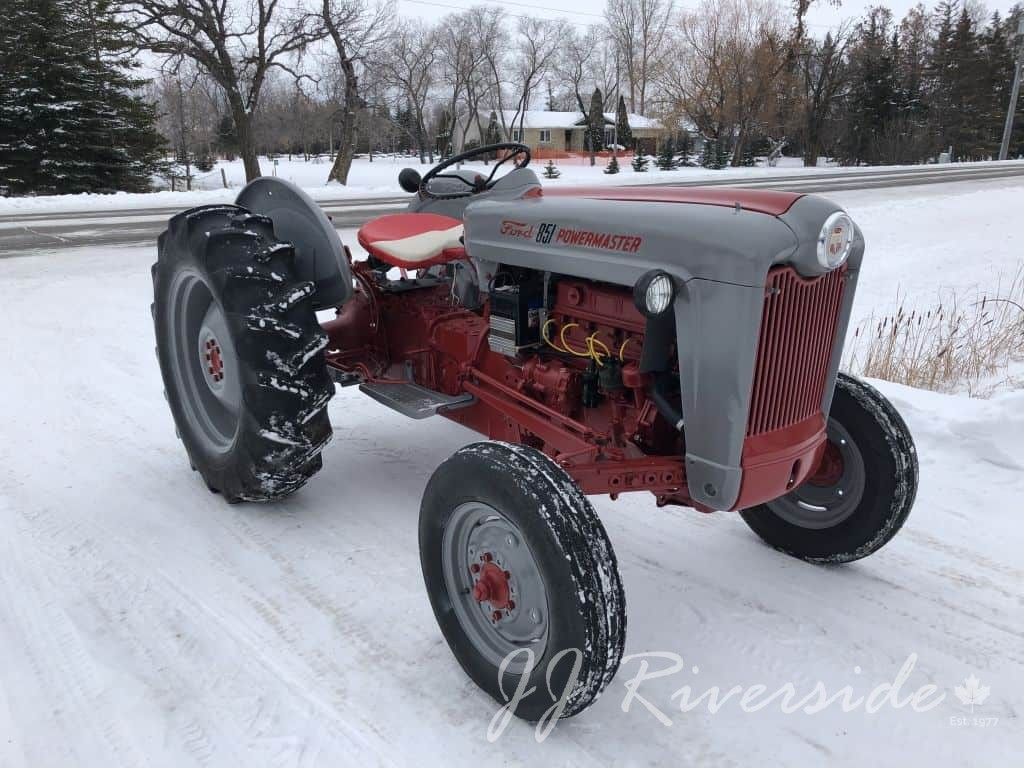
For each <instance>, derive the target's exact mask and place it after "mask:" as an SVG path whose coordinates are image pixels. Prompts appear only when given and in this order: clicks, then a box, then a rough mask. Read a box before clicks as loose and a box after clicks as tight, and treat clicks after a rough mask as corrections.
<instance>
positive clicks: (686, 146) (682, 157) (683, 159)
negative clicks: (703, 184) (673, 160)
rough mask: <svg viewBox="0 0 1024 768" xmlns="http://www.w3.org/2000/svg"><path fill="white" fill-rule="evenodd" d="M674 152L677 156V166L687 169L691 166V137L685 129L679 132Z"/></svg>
mask: <svg viewBox="0 0 1024 768" xmlns="http://www.w3.org/2000/svg"><path fill="white" fill-rule="evenodd" d="M676 152H677V153H678V155H679V165H680V166H683V167H688V166H691V165H693V137H692V136H690V132H689V131H688V130H686V129H685V128H684V129H683V130H682V131H680V132H679V143H678V144H677V145H676Z"/></svg>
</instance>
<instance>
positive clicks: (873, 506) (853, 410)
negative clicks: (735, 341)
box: [740, 373, 918, 563]
mask: <svg viewBox="0 0 1024 768" xmlns="http://www.w3.org/2000/svg"><path fill="white" fill-rule="evenodd" d="M828 437H829V443H828V445H827V446H826V450H825V455H824V457H823V459H822V463H821V465H820V466H819V468H818V470H817V472H816V473H815V475H813V476H812V477H811V478H810V479H809V480H808V481H807V482H805V483H804V484H803V485H801V486H800V487H799V488H797V489H796V490H794V491H792V492H791V493H789V494H787V495H786V496H783V497H782V498H779V499H776V500H774V501H770V502H768V503H766V504H762V505H760V506H757V507H753V508H751V509H746V510H743V511H741V512H740V515H741V516H742V517H743V520H744V521H745V522H746V523H747V525H749V526H750V528H751V529H752V530H753V531H754V532H755V533H756V534H757V535H758V536H760V537H761V538H762V539H764V540H765V541H766V542H767V543H768V544H770V545H771V546H773V547H775V548H776V549H778V550H780V551H782V552H785V553H786V554H789V555H792V556H794V557H798V558H800V559H801V560H807V561H809V562H814V563H847V562H851V561H853V560H859V559H860V558H863V557H867V556H868V555H870V554H872V553H874V552H877V551H878V550H879V549H881V548H882V547H883V546H885V544H886V543H888V542H889V541H890V540H891V539H892V537H893V536H895V535H896V533H897V532H898V531H899V530H900V528H901V527H902V525H903V523H904V522H905V521H906V519H907V516H908V515H909V514H910V510H911V508H912V507H913V506H914V498H915V496H916V495H917V482H918V466H917V451H916V449H915V448H914V440H913V438H912V437H911V435H910V431H909V430H908V429H907V425H906V424H905V423H904V421H903V419H902V417H900V415H899V412H898V411H897V410H896V409H895V408H894V407H893V405H892V403H890V402H889V401H888V400H887V399H886V398H885V397H884V396H883V395H882V394H881V393H880V392H879V391H878V390H876V389H875V388H874V387H872V386H870V385H868V384H865V383H864V382H862V381H859V380H858V379H855V378H853V377H852V376H848V375H846V374H842V373H841V374H839V377H838V379H837V381H836V390H835V396H834V398H833V400H832V410H831V413H830V415H829V423H828Z"/></svg>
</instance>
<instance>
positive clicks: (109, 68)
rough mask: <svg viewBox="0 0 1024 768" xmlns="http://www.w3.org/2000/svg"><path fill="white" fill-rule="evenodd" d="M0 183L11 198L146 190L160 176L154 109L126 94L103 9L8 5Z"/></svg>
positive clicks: (19, 1)
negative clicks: (24, 195)
mask: <svg viewBox="0 0 1024 768" xmlns="http://www.w3.org/2000/svg"><path fill="white" fill-rule="evenodd" d="M3 17H4V24H3V26H2V27H0V184H4V185H6V186H8V187H9V188H10V189H11V191H12V193H14V194H25V193H28V192H33V193H42V194H55V193H78V192H109V191H116V190H124V191H129V192H141V191H147V190H148V189H149V188H150V178H151V175H152V174H153V173H155V172H157V171H158V170H159V169H160V168H161V163H160V154H161V151H162V140H161V139H160V137H159V135H158V134H157V133H156V130H155V127H154V126H155V121H156V115H155V112H154V110H153V108H152V107H151V106H150V105H148V104H146V103H145V102H144V101H143V100H142V99H141V98H139V97H137V96H135V95H133V93H132V92H133V90H134V89H136V88H137V87H138V86H139V85H140V84H141V81H139V80H138V79H135V78H133V77H131V76H130V75H129V74H128V73H127V64H128V63H129V59H128V58H127V54H126V53H125V51H123V50H122V48H121V43H120V42H119V40H120V39H123V38H121V37H120V36H119V33H118V30H119V24H120V22H119V21H118V20H117V19H116V17H115V16H114V14H113V13H112V12H111V11H110V9H109V3H105V2H91V1H90V0H85V2H80V1H77V0H6V1H5V3H4V10H3Z"/></svg>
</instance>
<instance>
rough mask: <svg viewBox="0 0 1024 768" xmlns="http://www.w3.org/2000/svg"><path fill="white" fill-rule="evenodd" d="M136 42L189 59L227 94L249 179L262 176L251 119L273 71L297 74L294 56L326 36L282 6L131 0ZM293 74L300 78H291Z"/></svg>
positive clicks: (261, 1)
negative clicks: (269, 74)
mask: <svg viewBox="0 0 1024 768" xmlns="http://www.w3.org/2000/svg"><path fill="white" fill-rule="evenodd" d="M122 7H123V10H124V11H125V12H126V13H127V14H128V16H129V17H130V19H131V20H132V23H133V28H134V30H135V35H136V40H135V42H136V44H137V45H139V46H140V47H141V48H144V49H148V50H150V51H153V52H154V53H157V54H160V55H164V56H167V57H168V58H169V60H170V61H171V62H176V61H181V60H182V59H190V60H192V61H194V62H195V63H196V64H197V65H198V67H199V68H200V70H201V71H203V72H205V73H206V74H208V75H209V76H210V77H212V78H213V79H214V80H215V81H216V82H217V84H218V85H220V87H221V88H222V89H223V91H224V95H225V97H226V99H227V102H228V107H229V109H230V112H231V117H232V120H233V121H234V124H235V131H236V133H237V135H238V145H239V154H240V155H241V157H242V162H243V163H244V165H245V176H246V178H247V179H249V180H250V181H251V180H252V179H255V178H257V177H258V176H259V175H260V164H259V160H258V158H257V154H256V144H255V136H254V131H253V114H254V113H255V112H256V109H257V107H258V105H259V100H260V92H261V91H262V89H263V85H264V83H265V82H266V79H267V75H268V73H269V72H270V71H271V70H272V69H274V68H275V67H276V68H280V69H283V70H286V71H289V72H291V71H292V69H291V63H290V57H291V56H293V55H296V54H298V53H299V52H301V51H302V50H303V49H305V48H306V47H307V46H308V45H309V44H310V43H311V42H313V41H315V40H318V39H321V38H322V37H323V35H324V32H323V28H322V25H320V24H319V23H317V19H316V18H315V17H313V16H311V15H309V14H305V13H298V12H295V13H289V12H286V11H285V10H283V9H282V8H281V7H280V1H279V0H125V1H124V3H123V6H122ZM293 74H294V73H293Z"/></svg>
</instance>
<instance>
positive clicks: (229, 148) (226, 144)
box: [217, 115, 238, 160]
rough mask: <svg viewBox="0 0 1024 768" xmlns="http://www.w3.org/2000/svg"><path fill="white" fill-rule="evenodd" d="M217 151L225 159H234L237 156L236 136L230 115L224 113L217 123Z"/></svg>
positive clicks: (233, 122)
mask: <svg viewBox="0 0 1024 768" xmlns="http://www.w3.org/2000/svg"><path fill="white" fill-rule="evenodd" d="M217 151H218V152H220V154H221V155H223V156H224V159H225V160H234V159H235V158H236V157H238V136H237V134H236V133H235V121H234V120H232V119H231V115H224V116H223V117H222V118H221V119H220V122H218V123H217Z"/></svg>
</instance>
